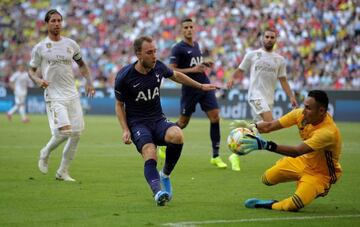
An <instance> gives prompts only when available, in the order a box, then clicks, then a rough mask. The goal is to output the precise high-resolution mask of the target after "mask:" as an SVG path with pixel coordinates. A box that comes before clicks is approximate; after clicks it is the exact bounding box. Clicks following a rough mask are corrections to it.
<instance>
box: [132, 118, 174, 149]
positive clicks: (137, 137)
mask: <svg viewBox="0 0 360 227" xmlns="http://www.w3.org/2000/svg"><path fill="white" fill-rule="evenodd" d="M175 125H176V124H175V123H172V122H170V121H169V120H168V119H166V118H162V119H159V120H156V121H151V120H150V121H146V122H138V123H134V124H133V125H132V126H131V127H130V131H131V140H132V141H133V143H134V144H135V146H136V149H137V150H138V152H139V153H141V149H142V147H143V146H144V145H145V144H147V143H153V144H155V145H160V146H162V145H165V144H166V143H165V134H166V131H167V129H168V128H170V127H172V126H175Z"/></svg>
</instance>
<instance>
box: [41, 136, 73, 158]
mask: <svg viewBox="0 0 360 227" xmlns="http://www.w3.org/2000/svg"><path fill="white" fill-rule="evenodd" d="M67 138H68V137H67V136H66V135H60V134H58V133H56V134H55V135H53V136H52V137H51V138H50V140H49V142H48V143H47V144H46V146H45V147H43V149H41V154H40V158H41V159H45V158H48V157H49V156H50V153H51V151H53V150H55V149H56V148H57V147H58V146H59V145H60V144H61V143H62V142H64V141H65V140H66V139H67Z"/></svg>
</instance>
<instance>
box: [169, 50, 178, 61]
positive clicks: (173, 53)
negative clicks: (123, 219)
mask: <svg viewBox="0 0 360 227" xmlns="http://www.w3.org/2000/svg"><path fill="white" fill-rule="evenodd" d="M177 56H178V48H177V47H176V46H174V47H173V48H172V49H171V55H170V64H175V65H178V57H177Z"/></svg>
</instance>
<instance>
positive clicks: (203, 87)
mask: <svg viewBox="0 0 360 227" xmlns="http://www.w3.org/2000/svg"><path fill="white" fill-rule="evenodd" d="M216 89H220V87H218V86H216V85H214V84H201V86H200V90H202V91H213V90H216Z"/></svg>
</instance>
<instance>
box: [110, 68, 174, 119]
mask: <svg viewBox="0 0 360 227" xmlns="http://www.w3.org/2000/svg"><path fill="white" fill-rule="evenodd" d="M135 64H136V62H135V63H133V64H129V65H127V66H125V67H123V68H122V69H121V70H120V71H119V72H118V73H117V75H116V80H115V97H116V99H117V100H118V101H120V102H123V103H125V113H126V119H127V122H128V125H129V126H131V125H132V124H133V123H136V122H140V121H149V120H157V119H160V118H163V117H164V114H163V111H162V107H161V103H160V84H161V79H162V78H163V77H164V78H168V77H171V76H173V74H174V72H173V70H172V69H170V68H169V67H167V66H166V65H165V64H164V63H162V62H161V61H156V64H155V67H154V68H153V69H151V70H150V72H148V73H147V74H146V75H145V74H142V73H140V72H138V71H137V70H136V69H135Z"/></svg>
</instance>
